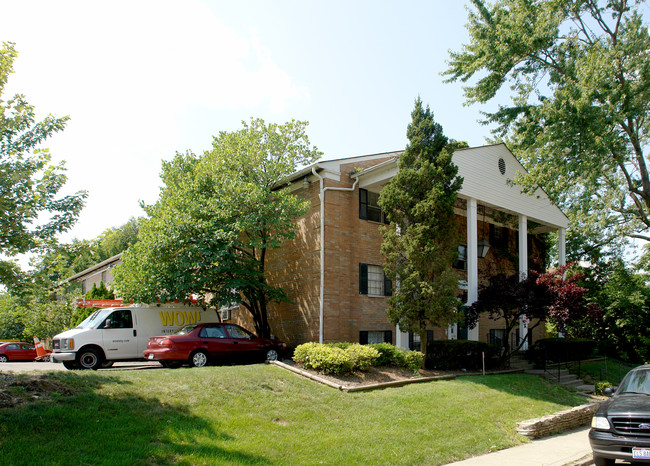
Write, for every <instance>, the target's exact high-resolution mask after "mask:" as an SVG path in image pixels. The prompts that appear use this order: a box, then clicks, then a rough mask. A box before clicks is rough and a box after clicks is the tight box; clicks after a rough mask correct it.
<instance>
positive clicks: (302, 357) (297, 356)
mask: <svg viewBox="0 0 650 466" xmlns="http://www.w3.org/2000/svg"><path fill="white" fill-rule="evenodd" d="M317 346H319V344H318V343H313V342H311V343H303V344H302V345H298V346H297V347H296V349H295V350H294V351H293V360H294V361H296V362H298V363H300V364H305V362H306V361H307V360H308V359H309V353H310V352H311V351H312V350H313V349H314V348H316V347H317Z"/></svg>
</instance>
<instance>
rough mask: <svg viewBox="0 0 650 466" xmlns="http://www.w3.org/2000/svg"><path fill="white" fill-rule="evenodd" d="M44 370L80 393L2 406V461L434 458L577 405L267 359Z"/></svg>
mask: <svg viewBox="0 0 650 466" xmlns="http://www.w3.org/2000/svg"><path fill="white" fill-rule="evenodd" d="M53 376H54V377H57V378H58V379H60V380H64V381H66V382H67V383H69V384H74V385H76V386H78V387H79V388H80V389H81V392H80V393H78V394H77V395H75V396H72V397H69V398H60V399H58V400H56V401H55V402H36V403H33V404H30V405H26V406H23V407H20V408H13V409H4V410H0V452H1V453H0V455H1V456H2V463H3V464H31V463H37V464H42V465H45V464H233V463H239V464H318V463H324V464H441V463H447V462H450V461H452V460H454V459H460V458H463V457H467V456H472V455H476V454H481V453H485V452H487V451H489V450H496V449H502V448H506V447H509V446H512V445H515V444H518V443H520V441H521V439H520V438H519V437H518V436H517V435H516V433H515V424H516V422H517V421H521V420H524V419H529V418H533V417H538V416H542V415H545V414H549V413H551V412H555V411H559V410H562V409H566V408H567V407H568V406H574V405H577V404H580V403H581V401H582V400H581V399H580V398H578V397H576V396H574V395H572V394H571V393H570V392H567V391H566V390H564V389H562V388H560V387H557V386H551V385H548V384H547V383H546V382H544V381H543V380H542V379H540V378H536V377H533V376H526V375H503V376H488V377H480V376H476V377H464V378H460V379H457V380H454V381H447V382H433V383H427V384H415V385H410V386H406V387H402V388H392V389H385V390H378V391H373V392H366V393H355V394H346V393H341V392H338V391H335V390H333V389H330V388H326V387H324V386H320V385H317V384H314V383H313V382H310V381H307V380H304V379H302V378H299V377H297V376H295V375H293V374H290V373H286V372H284V371H282V370H281V369H279V368H276V367H272V366H265V365H253V366H238V367H208V368H204V369H179V370H162V369H161V370H146V371H122V372H115V371H111V372H106V371H104V372H102V371H99V372H74V373H73V372H66V373H57V374H54V375H53Z"/></svg>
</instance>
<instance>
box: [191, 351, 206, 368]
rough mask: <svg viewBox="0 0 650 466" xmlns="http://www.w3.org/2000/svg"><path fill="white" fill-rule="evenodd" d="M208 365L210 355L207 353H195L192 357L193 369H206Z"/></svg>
mask: <svg viewBox="0 0 650 466" xmlns="http://www.w3.org/2000/svg"><path fill="white" fill-rule="evenodd" d="M207 365H208V355H207V354H206V353H205V351H201V350H198V351H195V352H194V353H192V356H190V366H192V367H205V366H207Z"/></svg>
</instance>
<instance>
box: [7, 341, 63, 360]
mask: <svg viewBox="0 0 650 466" xmlns="http://www.w3.org/2000/svg"><path fill="white" fill-rule="evenodd" d="M46 352H48V353H51V351H49V350H46ZM36 358H37V354H36V348H34V345H32V344H31V343H25V342H24V341H10V342H7V343H0V362H8V361H35V360H36Z"/></svg>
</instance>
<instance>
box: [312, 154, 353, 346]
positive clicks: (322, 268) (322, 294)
mask: <svg viewBox="0 0 650 466" xmlns="http://www.w3.org/2000/svg"><path fill="white" fill-rule="evenodd" d="M317 166H318V165H314V166H313V167H311V172H312V173H313V174H314V176H315V177H316V178H318V180H319V181H320V192H319V194H318V197H319V198H320V309H319V313H318V318H319V322H318V342H319V343H323V320H324V319H323V315H324V309H325V191H327V190H332V191H354V190H355V189H356V187H357V183H358V182H359V178H355V180H354V183H353V184H352V187H351V188H334V187H330V186H328V187H327V188H325V187H324V180H323V177H322V176H320V175H319V174H318V173H317V172H316V167H317Z"/></svg>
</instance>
